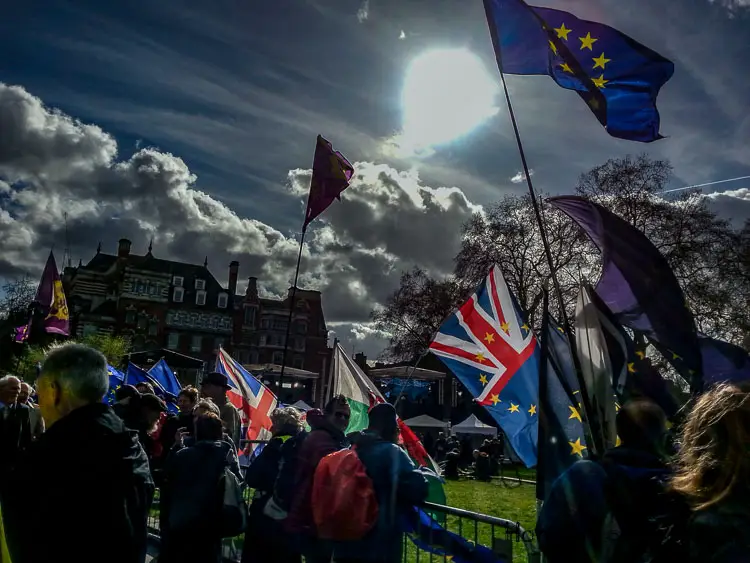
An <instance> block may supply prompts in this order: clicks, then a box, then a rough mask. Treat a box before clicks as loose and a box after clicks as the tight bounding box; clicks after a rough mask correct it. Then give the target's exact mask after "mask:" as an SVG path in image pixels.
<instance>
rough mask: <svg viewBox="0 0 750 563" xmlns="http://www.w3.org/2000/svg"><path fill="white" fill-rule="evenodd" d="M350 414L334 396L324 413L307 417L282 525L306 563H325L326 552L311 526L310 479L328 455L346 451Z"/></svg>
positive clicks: (343, 400)
mask: <svg viewBox="0 0 750 563" xmlns="http://www.w3.org/2000/svg"><path fill="white" fill-rule="evenodd" d="M350 416H351V411H350V409H349V403H348V401H347V400H346V397H344V396H343V395H337V396H335V397H333V398H332V399H331V400H330V401H329V402H328V404H327V405H326V406H325V410H324V412H321V411H320V410H318V409H313V410H311V411H308V413H307V423H308V424H309V425H310V428H311V431H310V433H309V435H308V436H307V437H306V438H305V441H304V442H303V443H302V446H301V448H300V451H299V454H298V457H297V460H296V463H297V471H296V478H295V480H294V497H293V500H292V505H291V509H290V511H289V515H288V517H287V518H286V520H285V521H284V528H285V531H286V532H287V533H290V534H292V535H294V536H295V537H296V538H297V539H298V540H299V542H298V545H299V546H300V547H301V551H302V554H303V555H304V556H305V561H306V562H307V563H329V562H330V560H331V551H330V548H329V547H328V546H327V545H326V544H324V543H323V542H320V541H318V540H317V538H316V536H315V524H314V522H313V515H312V507H311V504H310V503H311V497H312V488H313V478H314V477H315V470H316V469H317V468H318V464H319V463H320V460H321V459H323V458H324V457H325V456H327V455H328V454H331V453H333V452H336V451H339V450H343V449H344V448H346V447H348V445H349V444H348V441H347V439H346V436H345V435H344V432H345V431H346V427H347V426H348V425H349V418H350Z"/></svg>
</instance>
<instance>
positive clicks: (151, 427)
mask: <svg viewBox="0 0 750 563" xmlns="http://www.w3.org/2000/svg"><path fill="white" fill-rule="evenodd" d="M166 412H167V405H166V403H165V402H164V401H162V400H161V399H160V398H159V397H157V396H156V395H152V394H150V393H146V394H144V395H141V394H138V395H136V396H135V397H131V398H130V399H128V403H127V405H126V406H125V407H124V408H123V409H121V410H120V417H121V418H122V421H123V422H124V423H125V426H127V427H128V428H130V429H131V430H135V431H136V432H138V439H139V440H140V441H141V446H143V449H144V450H145V452H146V455H147V456H148V459H149V464H150V466H151V472H152V474H153V471H154V469H155V468H157V467H158V464H157V463H154V461H155V458H157V457H158V456H157V455H156V454H157V449H156V448H155V445H156V439H155V438H154V437H153V434H154V432H156V429H157V427H158V425H159V419H160V417H161V416H162V415H163V414H164V413H166Z"/></svg>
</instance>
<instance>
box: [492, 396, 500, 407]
mask: <svg viewBox="0 0 750 563" xmlns="http://www.w3.org/2000/svg"><path fill="white" fill-rule="evenodd" d="M490 401H492V404H493V405H496V404H498V403H501V402H502V401H501V400H500V397H498V396H497V395H490Z"/></svg>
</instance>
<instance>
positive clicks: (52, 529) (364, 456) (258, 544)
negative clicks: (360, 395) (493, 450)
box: [0, 344, 428, 563]
mask: <svg viewBox="0 0 750 563" xmlns="http://www.w3.org/2000/svg"><path fill="white" fill-rule="evenodd" d="M108 382H109V380H108V376H107V362H106V359H105V358H104V356H103V355H102V354H101V353H99V352H98V351H96V350H93V349H91V348H88V347H86V346H83V345H80V344H66V345H63V346H60V347H57V348H54V349H53V350H51V351H50V352H49V353H48V354H47V356H46V358H45V360H44V362H43V363H42V366H41V370H40V372H39V375H38V378H37V380H36V390H34V389H33V388H32V387H31V386H30V385H28V384H27V383H23V382H21V381H20V380H19V379H18V378H16V377H14V376H6V377H4V378H2V379H0V403H1V404H0V443H1V444H2V447H3V453H2V456H1V457H0V470H2V471H3V477H4V478H3V479H2V481H1V483H2V488H0V501H1V503H0V506H1V508H2V524H3V528H2V532H3V538H2V539H3V546H4V547H5V546H6V545H7V548H8V549H7V551H5V552H2V551H0V557H6V558H7V557H9V558H10V560H11V561H12V562H13V563H52V562H59V561H76V562H83V563H86V562H92V563H93V562H94V561H96V562H100V561H108V562H113V563H120V562H121V563H143V562H144V560H145V558H146V555H147V549H148V545H149V544H148V538H149V536H148V528H147V519H148V518H149V517H150V516H151V517H154V516H158V519H159V528H160V530H159V532H160V547H159V554H158V560H159V562H160V563H191V562H195V563H209V562H217V561H220V560H221V542H222V539H223V538H224V537H228V536H232V535H237V534H238V533H242V532H244V534H245V542H244V549H243V553H242V561H243V563H252V562H264V563H273V562H301V561H302V560H303V558H304V560H305V561H306V562H307V563H319V562H320V563H322V562H326V563H329V562H331V561H336V562H342V563H356V562H359V561H363V562H364V561H368V562H382V563H395V562H397V561H400V556H401V541H402V531H401V529H402V528H401V526H400V514H401V511H402V508H404V509H407V508H408V507H410V506H413V505H414V504H418V503H419V502H421V501H423V500H424V499H425V498H426V496H427V494H428V484H427V479H426V475H425V473H424V472H425V471H426V470H422V469H419V468H417V467H416V466H415V465H414V463H413V462H412V461H411V459H410V458H409V456H408V455H407V454H406V453H405V451H404V450H403V449H402V448H401V447H400V446H398V445H397V442H398V434H399V431H398V424H397V417H396V411H395V410H394V408H393V406H391V405H389V404H383V405H378V406H376V407H374V408H373V409H372V410H371V411H370V413H369V421H370V422H369V427H368V428H367V429H366V430H364V431H362V432H359V433H356V434H354V435H345V430H346V428H347V426H348V423H349V418H350V415H351V413H350V410H349V405H348V402H347V401H346V399H345V398H344V397H334V398H333V399H332V400H331V401H329V403H328V404H327V405H326V406H325V408H324V409H322V410H312V411H309V412H308V413H307V415H306V420H303V417H302V415H301V413H300V411H298V410H296V409H294V408H292V407H283V408H278V409H276V410H275V411H274V412H273V413H272V416H271V420H272V423H273V426H272V429H271V432H272V438H271V439H270V441H269V442H268V443H267V444H266V445H265V447H264V448H263V449H262V450H261V451H260V453H259V455H257V456H255V457H254V460H253V462H252V463H251V464H250V465H249V467H248V468H247V470H246V471H245V472H244V474H243V472H242V471H241V469H240V465H239V463H238V444H239V443H240V416H239V412H238V411H237V409H236V408H235V407H234V406H233V405H232V404H231V403H230V402H228V401H227V397H226V391H227V389H228V388H229V385H228V381H227V378H226V376H224V375H222V374H220V373H210V374H208V375H206V376H205V377H204V379H203V380H202V382H201V388H200V390H198V389H196V388H193V387H187V388H184V389H182V391H181V392H180V394H179V397H178V398H177V406H178V407H179V412H178V413H176V414H170V413H168V408H167V405H166V404H165V402H164V401H163V400H162V399H161V398H159V397H157V396H156V395H155V394H154V393H153V388H151V387H150V385H149V384H148V383H142V384H139V385H138V386H136V387H137V388H136V387H133V386H130V385H123V386H122V387H120V388H119V389H117V391H116V394H115V400H116V402H115V403H114V404H113V405H112V406H109V405H107V404H106V403H105V402H104V398H105V395H106V394H107V392H108ZM33 396H36V398H37V401H36V403H34V402H33V401H32V399H31V397H33ZM45 425H46V429H45ZM306 426H309V428H306ZM341 451H346V452H349V451H354V452H356V455H357V458H358V459H359V460H360V461H361V463H362V465H363V468H364V471H366V473H367V475H369V476H371V485H372V491H373V497H374V498H373V500H376V502H377V519H376V520H375V521H373V522H372V526H371V527H370V528H368V529H367V530H366V533H363V534H362V536H361V537H357V538H355V539H347V540H346V541H341V540H339V539H337V538H335V537H334V538H331V537H326V538H322V537H319V534H318V533H317V526H316V518H317V516H316V514H314V510H313V508H314V506H313V505H314V502H313V499H314V498H321V497H320V495H321V494H322V495H323V498H325V497H326V496H331V495H335V494H336V493H339V492H340V491H338V488H339V487H337V486H336V485H335V484H334V485H331V484H330V482H329V483H328V484H327V486H328V487H329V489H330V490H322V492H321V490H317V491H316V490H315V483H316V482H317V481H316V479H315V476H316V470H317V468H318V465H319V464H320V463H321V460H323V458H325V457H326V456H328V455H329V454H332V453H335V452H341ZM232 476H233V477H232ZM230 482H237V483H241V484H242V486H244V487H249V488H250V489H252V490H253V492H254V493H253V494H254V496H253V498H252V500H251V502H250V506H249V507H246V506H244V505H243V506H240V509H241V510H244V512H245V514H243V518H242V528H241V529H238V528H237V527H236V521H235V523H234V524H228V523H227V522H228V516H227V515H228V514H233V513H232V512H231V510H230V509H231V508H232V506H233V503H234V505H237V506H239V504H241V503H242V501H241V498H240V500H239V501H238V499H237V498H236V497H235V498H234V499H233V500H228V497H230V496H231V493H232V491H233V490H234V489H233V487H232V486H231V483H230ZM329 493H330V495H329ZM316 495H317V496H316ZM155 497H156V498H158V502H155ZM235 508H236V506H235ZM245 515H246V517H245ZM235 520H236V519H235ZM228 530H231V531H228ZM0 563H8V562H6V561H5V560H2V561H0Z"/></svg>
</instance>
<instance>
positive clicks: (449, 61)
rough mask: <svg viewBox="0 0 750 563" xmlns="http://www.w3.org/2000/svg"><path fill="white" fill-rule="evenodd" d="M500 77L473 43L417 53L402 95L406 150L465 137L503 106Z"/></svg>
mask: <svg viewBox="0 0 750 563" xmlns="http://www.w3.org/2000/svg"><path fill="white" fill-rule="evenodd" d="M497 94H498V86H497V82H496V80H495V79H494V78H493V77H492V76H490V74H489V73H488V72H487V69H486V68H485V66H484V64H482V61H481V60H480V59H479V57H477V56H476V55H475V54H474V53H472V52H471V51H469V50H467V49H436V50H431V51H427V52H425V53H423V54H421V55H419V56H418V57H417V58H415V59H414V60H413V61H412V62H411V64H410V65H409V68H408V69H407V72H406V79H405V82H404V90H403V93H402V96H401V104H402V111H403V131H402V133H401V134H400V135H399V136H398V137H397V138H396V139H394V140H393V144H394V145H396V146H397V149H399V150H398V152H400V153H402V154H409V153H410V154H413V155H420V154H422V155H424V154H428V153H431V152H432V147H435V146H438V145H443V144H446V143H449V142H451V141H453V140H455V139H458V138H460V137H463V136H464V135H466V134H467V133H469V132H471V131H472V130H473V129H475V128H476V127H477V126H479V125H481V124H482V123H484V122H485V121H486V120H487V119H489V118H490V117H492V116H494V115H496V114H497V112H498V108H497V107H496V105H495V98H496V96H497Z"/></svg>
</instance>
